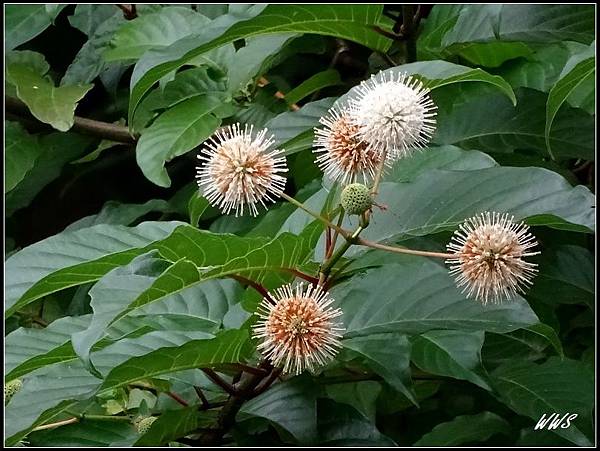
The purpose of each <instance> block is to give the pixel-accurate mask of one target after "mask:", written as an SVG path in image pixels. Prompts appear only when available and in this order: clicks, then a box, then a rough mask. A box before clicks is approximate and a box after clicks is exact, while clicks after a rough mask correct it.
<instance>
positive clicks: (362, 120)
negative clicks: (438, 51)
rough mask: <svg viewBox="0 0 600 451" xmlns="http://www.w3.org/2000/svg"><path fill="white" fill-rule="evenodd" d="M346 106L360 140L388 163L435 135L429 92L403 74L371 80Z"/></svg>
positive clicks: (362, 86) (384, 75)
mask: <svg viewBox="0 0 600 451" xmlns="http://www.w3.org/2000/svg"><path fill="white" fill-rule="evenodd" d="M349 105H350V117H351V118H352V121H353V122H354V124H355V125H356V126H357V127H358V133H359V137H360V139H361V140H363V141H365V142H366V143H368V144H369V146H370V147H371V148H373V149H375V150H376V151H377V152H379V153H381V154H383V153H386V154H387V158H389V159H391V160H392V161H395V160H398V159H400V158H404V157H406V156H408V155H410V154H411V153H412V152H413V151H414V150H415V149H419V148H422V147H424V146H425V145H426V144H427V143H428V142H429V140H430V139H431V136H432V135H433V132H434V131H435V115H436V108H437V107H436V106H435V105H434V103H433V101H432V100H431V98H430V97H429V89H427V88H425V87H424V86H423V83H421V82H420V81H419V80H417V79H414V78H412V77H410V76H409V75H407V74H405V73H399V74H397V75H396V76H394V75H393V74H389V73H388V74H386V73H385V72H384V73H381V74H379V75H373V76H371V79H369V80H366V81H363V82H362V83H361V84H360V86H358V88H357V95H356V96H355V97H354V98H351V99H350V101H349Z"/></svg>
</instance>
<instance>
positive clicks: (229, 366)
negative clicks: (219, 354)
mask: <svg viewBox="0 0 600 451" xmlns="http://www.w3.org/2000/svg"><path fill="white" fill-rule="evenodd" d="M219 368H224V369H235V370H240V371H243V372H245V373H250V374H256V375H257V376H267V375H268V374H269V373H268V372H267V371H265V370H263V369H262V368H256V367H254V366H250V365H245V364H243V363H222V364H220V365H219Z"/></svg>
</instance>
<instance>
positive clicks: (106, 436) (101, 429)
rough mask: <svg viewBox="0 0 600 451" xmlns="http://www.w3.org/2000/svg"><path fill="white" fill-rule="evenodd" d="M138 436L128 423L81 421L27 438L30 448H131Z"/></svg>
mask: <svg viewBox="0 0 600 451" xmlns="http://www.w3.org/2000/svg"><path fill="white" fill-rule="evenodd" d="M137 437H138V434H137V432H136V430H135V427H134V426H133V425H132V424H131V423H128V422H122V421H101V420H87V419H86V420H83V421H80V422H78V423H75V424H69V425H66V426H62V427H59V428H55V429H50V430H47V431H39V432H33V433H31V434H29V435H28V436H27V440H28V441H29V442H30V443H31V445H32V446H44V447H45V446H48V447H64V448H67V447H84V446H90V447H108V446H115V445H119V446H131V445H132V444H133V443H134V442H135V440H136V438H137Z"/></svg>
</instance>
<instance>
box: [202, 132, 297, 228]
mask: <svg viewBox="0 0 600 451" xmlns="http://www.w3.org/2000/svg"><path fill="white" fill-rule="evenodd" d="M273 143H274V141H273V137H270V138H267V129H263V130H261V131H260V132H258V133H257V134H256V136H253V126H250V127H248V126H247V125H246V126H244V129H243V130H242V129H241V128H240V124H234V125H231V126H228V127H227V128H225V129H224V130H219V131H217V132H216V133H215V135H214V137H213V138H211V139H210V140H209V141H208V142H207V143H206V145H205V147H204V148H203V149H202V150H201V153H200V154H199V155H198V158H199V159H200V160H201V161H203V164H202V165H201V166H199V167H198V168H197V172H196V177H197V181H198V186H199V188H201V189H203V194H204V196H205V197H206V199H207V200H208V201H209V203H210V204H211V205H213V206H216V207H218V208H220V209H221V211H223V213H225V214H229V212H230V211H231V210H235V215H236V216H238V215H243V214H244V209H245V208H247V209H248V210H249V211H250V213H251V214H252V215H253V216H256V215H258V209H257V208H256V206H257V204H261V205H262V206H263V207H264V208H265V209H266V208H267V206H266V203H265V202H266V201H269V202H274V201H275V198H276V197H278V196H279V195H280V194H281V193H282V192H283V190H284V188H285V177H282V176H281V175H279V173H281V172H287V170H288V169H287V166H286V162H285V157H284V156H283V155H282V154H283V150H280V149H271V147H272V145H273Z"/></svg>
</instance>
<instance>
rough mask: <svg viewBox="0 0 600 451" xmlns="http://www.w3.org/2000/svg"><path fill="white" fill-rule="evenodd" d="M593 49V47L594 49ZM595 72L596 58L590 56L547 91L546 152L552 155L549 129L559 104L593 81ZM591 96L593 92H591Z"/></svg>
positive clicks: (562, 76)
mask: <svg viewBox="0 0 600 451" xmlns="http://www.w3.org/2000/svg"><path fill="white" fill-rule="evenodd" d="M594 50H595V49H594ZM595 73H596V59H595V58H594V57H593V56H591V57H589V58H586V59H584V60H583V61H581V62H579V63H578V64H577V65H575V67H573V68H572V69H571V70H570V71H569V72H567V73H564V74H562V75H561V77H560V79H559V80H558V81H557V82H556V84H555V85H554V86H553V87H552V89H551V90H550V92H549V93H548V102H547V104H546V128H545V137H546V146H547V147H548V152H549V153H550V155H553V152H552V144H551V141H550V130H551V129H552V123H553V122H554V118H555V117H556V114H557V113H558V110H559V109H560V107H561V105H562V104H563V103H564V102H565V101H566V100H567V99H568V98H569V97H570V96H571V95H572V94H574V91H576V90H577V88H579V87H580V86H582V85H583V84H584V83H586V82H587V81H593V80H594V79H595ZM592 97H593V93H592Z"/></svg>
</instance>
